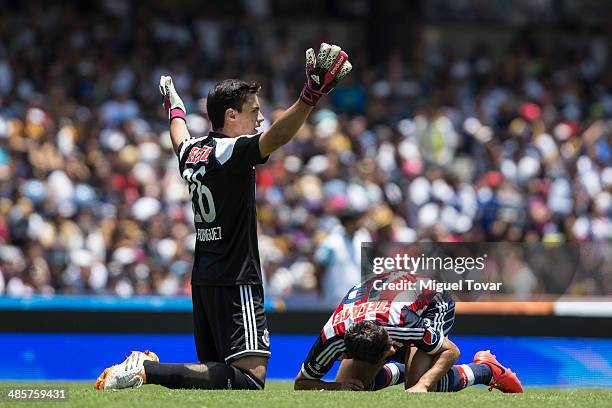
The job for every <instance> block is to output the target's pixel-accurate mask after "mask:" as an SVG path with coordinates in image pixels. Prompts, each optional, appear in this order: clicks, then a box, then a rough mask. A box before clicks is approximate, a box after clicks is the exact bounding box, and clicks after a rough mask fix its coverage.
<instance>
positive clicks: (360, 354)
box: [344, 320, 391, 364]
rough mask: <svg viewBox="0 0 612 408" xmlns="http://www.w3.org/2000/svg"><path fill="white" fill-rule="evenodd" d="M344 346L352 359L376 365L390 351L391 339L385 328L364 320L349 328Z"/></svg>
mask: <svg viewBox="0 0 612 408" xmlns="http://www.w3.org/2000/svg"><path fill="white" fill-rule="evenodd" d="M344 345H345V347H346V352H347V354H348V355H349V356H350V357H351V358H353V359H355V360H359V361H365V362H368V363H370V364H376V363H378V362H379V361H380V360H381V359H382V358H383V355H384V354H385V352H386V351H387V350H389V347H390V346H391V339H390V338H389V334H388V333H387V331H386V330H385V328H384V327H382V326H381V325H379V324H376V323H375V322H373V321H371V320H363V321H361V322H357V323H355V324H353V325H352V326H351V327H349V329H348V330H347V331H346V333H345V334H344Z"/></svg>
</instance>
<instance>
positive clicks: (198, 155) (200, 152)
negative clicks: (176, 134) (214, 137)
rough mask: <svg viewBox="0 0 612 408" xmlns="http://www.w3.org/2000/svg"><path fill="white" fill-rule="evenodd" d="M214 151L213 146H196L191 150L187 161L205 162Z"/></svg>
mask: <svg viewBox="0 0 612 408" xmlns="http://www.w3.org/2000/svg"><path fill="white" fill-rule="evenodd" d="M210 152H212V147H209V146H204V147H201V148H200V147H194V148H192V149H191V151H190V152H189V157H187V161H186V162H185V163H198V162H203V161H206V159H208V155H210Z"/></svg>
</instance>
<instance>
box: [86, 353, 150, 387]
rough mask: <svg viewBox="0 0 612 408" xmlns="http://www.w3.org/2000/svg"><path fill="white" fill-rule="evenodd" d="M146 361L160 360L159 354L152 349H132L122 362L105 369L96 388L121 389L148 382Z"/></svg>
mask: <svg viewBox="0 0 612 408" xmlns="http://www.w3.org/2000/svg"><path fill="white" fill-rule="evenodd" d="M145 361H154V362H156V363H157V362H159V358H158V357H157V354H155V353H153V352H152V351H145V352H144V353H143V352H141V351H132V352H131V353H130V355H129V356H128V357H127V358H126V359H125V360H124V361H123V363H121V364H115V365H114V366H111V367H109V368H107V369H105V370H104V371H103V372H102V374H100V376H99V377H98V379H97V380H96V383H95V385H94V388H95V389H96V390H119V389H122V388H138V387H140V386H141V385H142V384H144V383H145V382H146V375H145V370H144V362H145Z"/></svg>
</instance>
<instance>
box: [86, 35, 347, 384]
mask: <svg viewBox="0 0 612 408" xmlns="http://www.w3.org/2000/svg"><path fill="white" fill-rule="evenodd" d="M350 71H351V64H350V63H349V61H348V56H347V54H346V53H345V52H344V51H342V50H341V49H340V47H338V46H336V45H329V44H325V43H323V44H321V47H320V48H319V52H318V53H317V54H315V51H314V50H313V49H312V48H310V49H309V50H307V51H306V84H305V85H304V88H303V90H302V92H301V94H300V98H299V99H298V100H297V101H296V102H295V103H294V104H293V105H292V106H291V107H290V108H289V109H287V110H286V111H285V112H284V113H283V114H282V115H281V117H280V118H279V119H278V120H277V121H276V122H274V124H272V126H271V127H270V128H269V129H268V130H267V131H265V132H263V133H259V132H258V131H257V128H258V127H259V126H260V124H261V122H262V121H263V119H264V118H263V115H262V114H261V112H260V105H259V98H258V96H257V94H258V91H259V85H257V84H256V83H252V82H245V81H241V80H237V79H227V80H224V81H221V82H219V83H217V84H216V85H215V86H214V87H213V88H212V89H211V91H210V92H209V94H208V100H207V110H208V116H209V119H210V121H211V123H212V129H213V130H212V131H211V132H210V133H209V134H208V135H207V136H205V137H201V138H195V139H192V138H191V137H190V135H189V131H188V130H187V126H186V109H185V106H184V104H183V101H182V100H181V98H180V97H179V95H178V93H177V92H176V90H175V89H174V85H173V83H172V79H171V78H170V77H169V76H162V77H161V79H160V86H159V87H160V92H161V94H162V99H163V104H164V108H165V109H166V112H167V114H168V119H169V121H170V137H171V139H172V145H173V147H174V151H175V153H176V155H177V156H178V161H179V169H180V172H181V176H182V177H183V179H185V181H186V182H187V184H188V188H189V192H190V194H191V200H192V204H193V212H194V223H195V228H196V236H197V240H196V248H195V254H194V263H193V271H192V278H191V283H192V302H193V319H194V320H193V321H194V337H195V345H196V350H197V355H198V362H196V363H190V364H162V363H159V359H158V357H157V355H156V354H155V353H153V352H150V351H145V352H140V351H133V352H132V353H131V354H130V355H129V356H128V357H127V358H126V360H124V361H123V362H122V363H120V364H117V365H114V366H112V367H109V368H107V369H106V370H104V372H103V373H102V374H101V375H100V377H99V378H98V379H97V381H96V383H95V388H96V389H99V390H107V389H121V388H131V387H138V386H140V385H142V384H145V383H147V384H158V385H163V386H165V387H168V388H199V389H253V390H256V389H263V388H264V385H265V379H266V369H267V365H268V358H270V343H269V334H268V329H267V322H266V316H265V314H264V294H263V287H262V278H261V266H260V260H259V251H258V244H257V226H256V223H257V217H256V209H255V166H256V165H258V164H262V163H265V162H266V161H267V159H268V156H269V155H270V154H271V153H272V152H274V151H275V150H277V149H278V148H279V147H281V146H283V145H284V144H286V143H288V142H289V141H290V140H291V138H292V137H293V136H294V135H295V133H296V132H297V131H298V129H299V128H300V127H301V126H302V125H303V124H304V122H305V121H306V118H307V117H308V115H310V113H311V112H312V110H313V108H314V106H316V104H317V102H318V100H319V99H320V98H321V97H322V96H323V95H325V94H328V93H329V92H331V91H332V90H333V89H334V87H335V86H336V85H337V84H338V82H339V81H340V80H342V79H343V78H344V77H345V76H346V75H347V74H348V73H349V72H350Z"/></svg>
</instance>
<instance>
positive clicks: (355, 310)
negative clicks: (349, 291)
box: [333, 301, 389, 326]
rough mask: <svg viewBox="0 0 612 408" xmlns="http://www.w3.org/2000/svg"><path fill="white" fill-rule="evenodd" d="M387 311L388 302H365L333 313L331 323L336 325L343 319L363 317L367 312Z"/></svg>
mask: <svg viewBox="0 0 612 408" xmlns="http://www.w3.org/2000/svg"><path fill="white" fill-rule="evenodd" d="M388 311H389V302H386V301H385V302H365V303H361V304H359V305H354V306H353V307H350V308H346V309H343V310H341V311H340V312H338V313H336V314H335V315H334V320H333V325H334V326H335V325H337V324H339V323H341V322H343V321H345V320H348V319H353V320H358V319H360V318H363V317H364V316H365V315H366V314H367V313H387V312H388Z"/></svg>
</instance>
